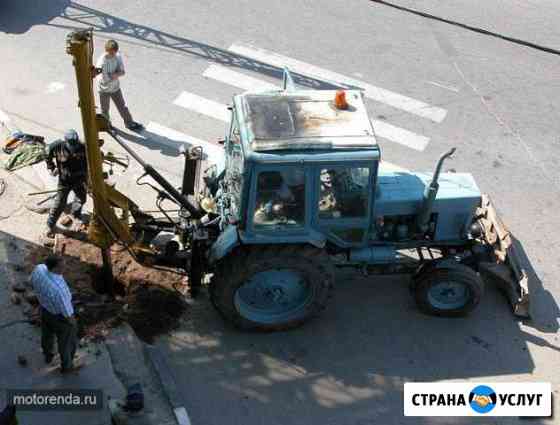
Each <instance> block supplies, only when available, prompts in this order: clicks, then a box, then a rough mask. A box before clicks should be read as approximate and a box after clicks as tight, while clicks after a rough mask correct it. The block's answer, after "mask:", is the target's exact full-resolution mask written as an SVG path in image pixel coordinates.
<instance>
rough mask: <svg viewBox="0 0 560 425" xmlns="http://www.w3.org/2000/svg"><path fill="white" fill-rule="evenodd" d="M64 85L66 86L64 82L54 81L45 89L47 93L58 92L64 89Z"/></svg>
mask: <svg viewBox="0 0 560 425" xmlns="http://www.w3.org/2000/svg"><path fill="white" fill-rule="evenodd" d="M64 87H66V86H65V85H64V83H59V82H58V81H53V82H52V83H50V84H49V85H48V86H47V90H46V91H45V93H47V94H51V93H56V92H57V91H60V90H64Z"/></svg>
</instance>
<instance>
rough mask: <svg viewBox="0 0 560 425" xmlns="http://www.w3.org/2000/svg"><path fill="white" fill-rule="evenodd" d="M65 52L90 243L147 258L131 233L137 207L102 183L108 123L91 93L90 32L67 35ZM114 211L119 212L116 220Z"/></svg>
mask: <svg viewBox="0 0 560 425" xmlns="http://www.w3.org/2000/svg"><path fill="white" fill-rule="evenodd" d="M66 52H67V53H68V54H70V55H71V56H72V57H73V65H74V69H75V72H76V81H77V83H78V96H79V108H80V111H81V115H82V125H83V129H84V141H85V146H86V157H87V163H88V188H89V193H90V195H91V197H92V198H93V217H92V220H91V223H90V226H89V229H88V237H89V240H90V241H91V242H92V243H93V244H95V245H97V246H99V247H100V248H102V249H106V248H108V247H109V246H111V245H112V244H113V243H114V242H116V241H118V242H120V243H123V244H124V245H125V246H127V247H128V248H129V249H130V250H131V253H132V254H135V253H140V251H142V253H143V254H149V253H150V250H149V249H148V248H147V247H144V246H140V245H138V244H137V243H136V242H135V240H134V238H133V236H132V234H131V231H130V227H129V215H130V213H131V212H132V213H133V215H134V212H136V211H138V207H137V206H136V204H135V203H134V202H132V201H131V200H130V199H129V198H128V197H126V196H125V195H123V194H122V193H121V192H119V191H118V190H116V189H114V188H113V187H111V186H109V185H108V184H107V183H105V180H104V178H103V153H102V152H101V149H100V144H99V132H100V131H104V130H107V129H108V125H109V124H108V122H107V120H106V119H105V117H103V116H102V115H99V114H96V109H95V95H94V90H93V77H94V76H95V73H94V70H95V67H94V65H93V34H92V30H83V31H75V32H72V33H70V34H69V35H68V38H67V40H66ZM115 208H119V209H120V210H122V214H121V217H120V218H119V217H117V214H116V213H115Z"/></svg>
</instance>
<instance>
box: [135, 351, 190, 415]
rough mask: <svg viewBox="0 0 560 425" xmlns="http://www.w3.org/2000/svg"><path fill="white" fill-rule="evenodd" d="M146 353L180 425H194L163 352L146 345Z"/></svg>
mask: <svg viewBox="0 0 560 425" xmlns="http://www.w3.org/2000/svg"><path fill="white" fill-rule="evenodd" d="M146 352H147V353H148V357H149V358H150V360H151V362H152V365H153V366H154V369H155V370H156V372H157V374H158V376H159V379H160V381H161V384H162V387H163V390H164V392H165V395H166V396H167V399H168V400H169V403H170V404H171V407H172V408H173V413H174V414H175V419H176V420H177V423H178V424H179V425H192V422H191V420H190V418H189V414H188V412H187V409H185V407H184V406H183V397H182V394H181V391H180V390H179V388H178V386H177V383H176V382H175V378H173V374H172V373H171V369H169V365H168V364H167V362H166V361H165V358H164V357H163V354H162V353H161V351H160V350H159V349H158V348H157V347H156V346H154V345H146Z"/></svg>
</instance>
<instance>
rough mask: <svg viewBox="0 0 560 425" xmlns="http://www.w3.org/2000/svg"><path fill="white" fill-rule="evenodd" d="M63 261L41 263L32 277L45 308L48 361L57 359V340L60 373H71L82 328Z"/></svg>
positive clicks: (43, 334)
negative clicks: (78, 325) (64, 273)
mask: <svg viewBox="0 0 560 425" xmlns="http://www.w3.org/2000/svg"><path fill="white" fill-rule="evenodd" d="M61 269H62V261H61V259H60V258H58V257H56V256H54V255H52V256H49V257H48V258H47V259H46V260H45V263H44V264H39V265H38V266H36V267H35V269H34V270H33V273H32V274H31V278H30V281H31V284H32V285H33V290H34V291H35V293H36V294H37V298H38V300H39V304H40V306H41V348H42V349H43V356H44V357H45V362H46V363H47V364H48V363H51V362H52V359H53V357H54V340H55V338H56V341H57V345H58V353H59V354H60V371H61V372H62V373H66V372H70V371H72V370H74V369H76V367H75V366H74V364H73V360H74V355H75V354H76V345H77V338H78V328H77V325H76V318H75V316H74V308H73V306H72V294H71V293H70V289H69V288H68V285H67V284H66V281H65V280H64V277H62V275H61V274H60V271H61Z"/></svg>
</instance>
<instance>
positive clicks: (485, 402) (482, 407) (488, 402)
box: [469, 385, 498, 413]
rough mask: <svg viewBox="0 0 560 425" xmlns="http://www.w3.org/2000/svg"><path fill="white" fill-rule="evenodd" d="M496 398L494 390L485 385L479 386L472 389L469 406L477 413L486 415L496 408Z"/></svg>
mask: <svg viewBox="0 0 560 425" xmlns="http://www.w3.org/2000/svg"><path fill="white" fill-rule="evenodd" d="M497 399H498V398H497V396H496V393H495V392H494V390H493V389H492V388H490V387H488V386H486V385H479V386H478V387H475V388H473V389H472V391H471V393H470V395H469V404H470V406H471V408H472V409H473V410H474V411H475V412H477V413H488V412H490V411H491V410H492V409H493V408H494V407H496V402H497Z"/></svg>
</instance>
